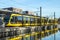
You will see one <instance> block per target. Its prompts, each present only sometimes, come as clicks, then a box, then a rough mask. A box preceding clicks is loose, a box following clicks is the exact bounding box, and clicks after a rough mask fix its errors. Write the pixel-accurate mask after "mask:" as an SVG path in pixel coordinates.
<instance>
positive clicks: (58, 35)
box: [42, 31, 60, 40]
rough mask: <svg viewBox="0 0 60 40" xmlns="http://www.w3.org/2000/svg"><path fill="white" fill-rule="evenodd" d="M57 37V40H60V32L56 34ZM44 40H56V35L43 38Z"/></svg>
mask: <svg viewBox="0 0 60 40" xmlns="http://www.w3.org/2000/svg"><path fill="white" fill-rule="evenodd" d="M55 36H56V38H55V40H60V31H58V32H56V33H55ZM42 40H54V34H51V35H49V36H46V37H44V38H42Z"/></svg>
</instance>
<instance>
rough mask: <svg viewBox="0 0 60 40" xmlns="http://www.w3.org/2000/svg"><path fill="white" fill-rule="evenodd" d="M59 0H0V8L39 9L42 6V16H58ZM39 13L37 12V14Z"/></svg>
mask: <svg viewBox="0 0 60 40" xmlns="http://www.w3.org/2000/svg"><path fill="white" fill-rule="evenodd" d="M59 4H60V0H0V8H7V7H15V8H21V9H22V10H29V11H39V8H40V7H42V16H46V17H47V16H48V17H53V15H54V12H55V13H56V18H59V17H60V5H59ZM38 15H39V14H38Z"/></svg>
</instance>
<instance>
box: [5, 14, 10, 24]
mask: <svg viewBox="0 0 60 40" xmlns="http://www.w3.org/2000/svg"><path fill="white" fill-rule="evenodd" d="M9 19H10V16H9V15H5V17H4V22H5V23H8V21H9Z"/></svg>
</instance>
